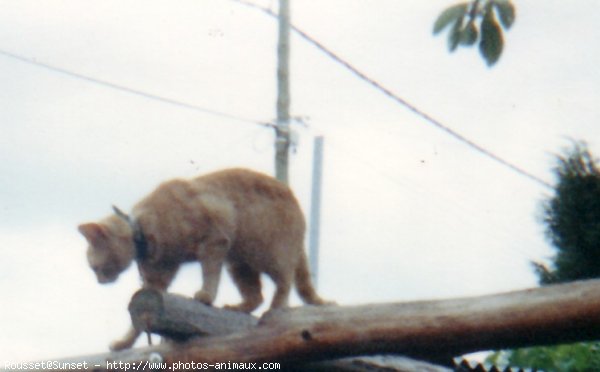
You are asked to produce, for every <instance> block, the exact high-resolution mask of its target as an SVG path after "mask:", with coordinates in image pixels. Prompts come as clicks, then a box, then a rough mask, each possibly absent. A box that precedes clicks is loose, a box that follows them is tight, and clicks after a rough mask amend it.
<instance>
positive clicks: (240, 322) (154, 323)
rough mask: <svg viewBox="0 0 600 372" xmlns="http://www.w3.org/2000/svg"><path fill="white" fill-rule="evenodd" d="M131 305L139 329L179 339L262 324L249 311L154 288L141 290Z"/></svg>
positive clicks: (133, 321)
mask: <svg viewBox="0 0 600 372" xmlns="http://www.w3.org/2000/svg"><path fill="white" fill-rule="evenodd" d="M128 308H129V314H130V315H131V321H132V323H133V326H134V328H135V329H137V330H139V331H142V332H146V331H150V332H151V333H156V334H159V335H161V336H165V337H168V338H170V339H174V340H179V341H183V340H187V339H189V338H191V337H194V336H206V335H226V334H230V333H234V332H241V331H244V330H247V329H250V328H253V327H255V326H256V325H257V323H258V318H256V317H254V316H252V315H249V314H245V313H241V312H239V311H232V310H226V309H219V308H215V307H212V306H206V305H204V304H202V303H200V302H198V301H194V300H193V299H191V298H188V297H184V296H180V295H176V294H171V293H163V292H160V291H157V290H153V289H140V290H139V291H137V292H136V293H135V294H134V295H133V297H132V298H131V301H130V303H129V307H128Z"/></svg>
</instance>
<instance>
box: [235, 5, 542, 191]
mask: <svg viewBox="0 0 600 372" xmlns="http://www.w3.org/2000/svg"><path fill="white" fill-rule="evenodd" d="M231 1H234V2H237V3H239V4H242V5H245V6H248V7H252V8H255V9H258V10H260V11H262V12H264V13H266V14H267V15H269V16H271V17H274V18H278V17H279V16H278V15H277V14H276V13H275V12H273V11H272V10H270V9H267V8H263V7H262V6H260V5H257V4H253V3H250V2H247V1H245V0H231ZM290 27H291V29H292V30H293V31H294V32H296V33H297V34H298V35H299V36H300V37H302V38H303V39H304V40H306V41H307V42H309V43H310V44H312V45H314V46H315V47H316V48H317V49H319V50H321V51H322V52H323V53H325V54H326V55H327V56H328V57H329V58H331V59H333V60H334V61H335V62H337V63H339V64H340V65H342V66H343V67H345V68H346V69H347V70H349V71H350V72H352V73H353V74H354V75H355V76H357V77H358V78H360V79H361V80H363V81H365V82H367V83H368V84H370V85H371V86H373V87H375V88H376V89H377V90H379V91H380V92H382V93H383V94H385V95H386V96H388V97H389V98H391V99H392V100H394V101H396V102H397V103H399V104H401V105H402V106H404V107H406V108H407V109H409V110H410V111H412V112H413V113H414V114H416V115H417V116H420V117H421V118H422V119H424V120H425V121H426V122H428V123H430V124H432V125H434V126H435V127H437V128H438V129H440V130H443V131H444V132H446V134H448V135H450V136H452V137H454V138H455V139H457V140H458V141H460V142H462V143H464V144H466V145H467V146H469V147H471V148H472V149H474V150H475V151H477V152H479V153H481V154H483V155H485V156H487V157H488V158H490V159H492V160H494V161H496V162H498V163H500V164H502V165H504V166H505V167H508V168H510V169H511V170H513V171H514V172H516V173H518V174H520V175H521V176H524V177H527V178H529V179H531V180H533V181H535V182H537V183H538V184H540V185H542V186H544V187H546V188H549V189H554V188H553V186H552V185H551V184H550V183H549V182H546V181H544V180H543V179H541V178H539V177H537V176H535V175H533V174H531V173H529V172H527V171H526V170H525V169H523V168H521V167H519V166H517V165H515V164H513V163H511V162H509V161H508V160H504V159H503V158H501V157H500V156H498V155H496V154H494V153H493V152H492V151H490V150H488V149H486V148H484V147H483V146H481V145H478V144H477V143H475V142H473V141H472V140H470V139H468V138H467V137H465V136H463V135H462V134H460V133H458V132H456V131H455V130H453V129H452V128H450V127H448V126H447V125H445V124H443V123H442V122H441V121H439V120H437V119H435V118H434V117H432V116H431V115H429V114H428V113H426V112H425V111H423V110H421V109H419V108H418V107H416V106H415V105H413V104H411V103H410V102H408V101H407V100H406V99H404V98H402V97H400V96H399V95H397V94H396V93H394V92H393V91H392V90H390V89H388V88H386V87H385V86H383V84H381V83H379V82H378V81H376V80H375V79H372V78H370V77H369V76H367V74H365V73H364V72H362V71H360V70H359V69H358V68H356V67H354V66H353V65H352V64H351V63H350V62H348V61H346V60H345V59H343V58H342V57H340V56H338V55H337V54H336V53H335V52H333V51H332V50H331V49H329V48H327V47H326V46H325V45H323V44H322V43H321V42H319V41H317V40H316V39H315V38H313V37H312V36H310V35H308V34H307V33H306V32H304V31H302V30H301V29H299V28H298V27H296V26H295V25H293V24H290Z"/></svg>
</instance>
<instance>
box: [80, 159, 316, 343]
mask: <svg viewBox="0 0 600 372" xmlns="http://www.w3.org/2000/svg"><path fill="white" fill-rule="evenodd" d="M132 218H133V219H134V220H135V221H136V222H137V224H138V225H139V226H140V227H141V230H142V231H143V233H144V235H145V237H146V239H147V241H148V250H149V252H148V257H147V258H146V259H143V260H138V268H139V270H140V274H141V276H142V279H143V282H144V286H146V287H152V288H156V289H160V290H166V289H167V287H168V286H169V284H170V283H171V281H172V279H173V277H174V276H175V274H176V272H177V269H178V268H179V266H180V265H181V264H182V263H184V262H189V261H199V262H200V263H201V265H202V288H201V290H200V291H198V292H196V294H195V296H194V298H195V299H197V300H198V301H201V302H203V303H206V304H211V303H212V302H213V301H214V299H215V297H216V294H217V288H218V285H219V279H220V273H221V267H222V265H223V264H224V263H225V264H226V265H227V267H228V269H229V273H230V274H231V276H232V278H233V281H234V283H235V285H236V286H237V287H238V289H239V291H240V294H241V296H242V302H241V303H240V304H237V305H234V306H229V308H232V309H236V310H240V311H244V312H251V311H253V310H254V309H256V308H257V307H258V306H259V305H260V304H261V303H262V301H263V298H262V294H261V284H260V274H261V273H266V274H267V275H268V276H269V277H271V279H273V281H274V282H275V285H276V292H275V295H274V296H273V299H272V301H271V309H274V308H279V307H283V306H286V305H287V301H288V296H289V292H290V289H291V286H292V284H294V283H295V286H296V289H297V291H298V293H299V294H300V297H301V298H302V299H303V300H304V301H305V302H306V303H308V304H323V303H325V302H324V301H323V300H322V299H321V298H320V297H319V296H318V295H317V293H316V291H315V290H314V288H313V285H312V284H311V281H310V277H309V271H308V264H307V260H306V255H305V253H304V233H305V222H304V217H303V215H302V211H301V210H300V206H299V205H298V202H297V200H296V198H295V197H294V195H293V194H292V192H291V190H290V189H289V188H288V187H287V186H285V185H284V184H282V183H280V182H278V181H277V180H275V179H273V178H271V177H268V176H266V175H263V174H260V173H256V172H253V171H249V170H244V169H230V170H224V171H220V172H215V173H211V174H208V175H204V176H200V177H198V178H195V179H192V180H173V181H168V182H165V183H163V184H161V185H160V186H159V187H158V188H157V189H156V190H155V191H154V192H152V193H151V194H150V195H148V196H147V197H146V198H144V199H142V200H141V201H140V202H139V203H138V204H136V205H135V206H134V208H133V211H132ZM79 231H80V232H81V233H82V234H83V235H84V236H85V238H86V239H87V240H88V242H89V248H88V261H89V264H90V266H91V267H92V269H93V270H94V271H95V273H96V276H97V278H98V281H99V282H100V283H106V282H111V281H114V280H116V279H117V277H118V275H119V273H121V272H122V271H124V270H125V269H126V268H127V267H128V266H129V265H130V264H131V262H133V261H134V258H135V245H134V243H133V233H132V229H131V227H130V226H129V225H128V224H127V223H126V222H125V221H124V220H123V219H122V218H120V217H117V216H116V215H112V216H109V217H107V218H105V219H104V220H102V221H100V222H98V223H87V224H82V225H80V226H79ZM138 336H139V333H138V332H136V331H135V330H133V329H132V330H130V331H129V332H128V334H127V335H126V336H125V338H124V339H122V340H119V341H117V342H115V343H113V345H112V346H111V348H112V349H123V348H127V347H130V346H131V345H132V344H133V342H134V341H135V339H136V338H137V337H138Z"/></svg>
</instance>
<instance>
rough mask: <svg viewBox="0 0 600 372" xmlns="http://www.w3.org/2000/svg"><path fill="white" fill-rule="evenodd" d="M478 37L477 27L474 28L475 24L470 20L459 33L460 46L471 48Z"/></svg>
mask: <svg viewBox="0 0 600 372" xmlns="http://www.w3.org/2000/svg"><path fill="white" fill-rule="evenodd" d="M478 36H479V31H478V30H477V26H475V22H474V21H473V20H471V21H469V23H467V26H465V28H464V29H463V30H462V31H461V33H460V44H461V45H466V46H471V45H473V44H475V42H476V41H477V37H478Z"/></svg>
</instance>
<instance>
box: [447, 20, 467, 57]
mask: <svg viewBox="0 0 600 372" xmlns="http://www.w3.org/2000/svg"><path fill="white" fill-rule="evenodd" d="M462 24H463V17H460V18H458V19H457V20H456V22H454V26H452V30H450V33H449V34H448V49H449V50H450V51H451V52H454V50H456V47H457V46H458V44H460V39H461V34H462Z"/></svg>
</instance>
